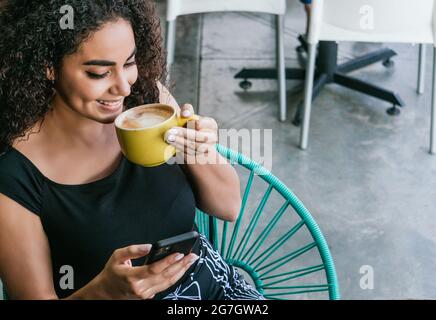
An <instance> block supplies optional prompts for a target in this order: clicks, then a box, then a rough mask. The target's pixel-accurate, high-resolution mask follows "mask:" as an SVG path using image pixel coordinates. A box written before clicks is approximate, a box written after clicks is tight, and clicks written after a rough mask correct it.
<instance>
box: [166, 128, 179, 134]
mask: <svg viewBox="0 0 436 320" xmlns="http://www.w3.org/2000/svg"><path fill="white" fill-rule="evenodd" d="M168 133H169V134H177V133H178V131H177V129H174V128H172V129H170V130H168Z"/></svg>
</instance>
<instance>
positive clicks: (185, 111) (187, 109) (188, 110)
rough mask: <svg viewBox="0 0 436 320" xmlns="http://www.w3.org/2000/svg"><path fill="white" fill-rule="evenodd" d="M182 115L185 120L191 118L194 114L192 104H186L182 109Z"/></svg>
mask: <svg viewBox="0 0 436 320" xmlns="http://www.w3.org/2000/svg"><path fill="white" fill-rule="evenodd" d="M180 113H181V115H182V117H184V118H189V117H191V116H192V115H193V114H194V107H193V106H192V104H189V103H187V104H184V105H183V106H182V107H181V108H180Z"/></svg>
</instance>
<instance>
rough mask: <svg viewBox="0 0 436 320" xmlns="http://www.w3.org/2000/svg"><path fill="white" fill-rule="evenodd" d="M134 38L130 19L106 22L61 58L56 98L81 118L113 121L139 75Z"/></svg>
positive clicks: (103, 121) (57, 76)
mask: <svg viewBox="0 0 436 320" xmlns="http://www.w3.org/2000/svg"><path fill="white" fill-rule="evenodd" d="M135 53H136V45H135V37H134V34H133V30H132V27H131V25H130V23H129V22H127V21H125V20H122V19H119V20H118V21H116V22H110V23H107V24H106V25H105V26H104V27H103V28H102V29H100V30H99V31H97V32H95V33H94V34H93V35H92V36H91V37H90V38H89V39H88V40H87V41H85V42H83V43H82V45H81V46H80V48H79V50H78V51H77V52H76V53H74V54H73V55H70V56H66V57H65V58H64V59H63V63H62V67H61V70H60V72H59V74H57V75H56V92H57V93H56V94H57V95H58V96H57V97H55V99H54V101H55V107H56V101H59V98H60V100H61V103H62V104H64V105H65V106H66V107H68V108H70V109H72V110H74V111H76V112H77V113H79V114H80V115H82V116H83V117H86V118H88V119H92V120H95V121H97V122H100V123H112V122H113V121H114V119H115V117H116V116H117V115H119V114H120V113H121V112H122V111H123V102H124V98H125V97H127V96H128V95H130V88H131V86H132V85H133V84H134V83H135V82H136V79H137V78H138V69H137V66H136V63H135Z"/></svg>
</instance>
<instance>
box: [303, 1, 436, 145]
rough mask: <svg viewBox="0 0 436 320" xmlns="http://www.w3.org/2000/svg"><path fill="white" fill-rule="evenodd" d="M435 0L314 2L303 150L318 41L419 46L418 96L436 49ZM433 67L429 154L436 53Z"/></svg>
mask: <svg viewBox="0 0 436 320" xmlns="http://www.w3.org/2000/svg"><path fill="white" fill-rule="evenodd" d="M434 2H435V0H418V1H416V0H327V1H324V0H314V1H313V5H312V18H311V23H310V29H309V35H308V47H309V48H308V52H309V53H308V59H307V73H306V80H305V92H304V111H303V124H302V126H301V134H300V148H301V149H303V150H305V149H306V148H307V145H308V136H309V123H310V113H311V104H312V98H311V97H312V92H313V81H314V73H315V55H316V47H317V44H318V42H319V41H352V42H355V41H362V42H398V43H419V44H421V45H420V55H419V57H420V59H419V60H420V61H419V74H418V92H419V93H422V92H423V91H424V63H425V59H424V56H425V47H424V45H423V44H427V43H431V44H433V47H434V48H435V47H436V41H435V32H436V19H435V14H436V6H435V3H434ZM434 51H435V59H434V64H433V86H432V87H433V93H432V95H433V96H432V109H431V110H432V111H431V119H430V122H431V128H430V153H431V154H434V153H435V151H436V136H435V134H436V129H435V121H436V113H435V111H436V110H435V109H436V100H435V94H436V69H435V65H436V50H434Z"/></svg>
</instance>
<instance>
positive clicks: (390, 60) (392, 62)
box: [382, 59, 395, 68]
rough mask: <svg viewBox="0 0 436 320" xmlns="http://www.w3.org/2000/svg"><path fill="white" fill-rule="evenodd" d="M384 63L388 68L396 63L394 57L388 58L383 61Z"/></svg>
mask: <svg viewBox="0 0 436 320" xmlns="http://www.w3.org/2000/svg"><path fill="white" fill-rule="evenodd" d="M382 64H383V66H384V67H386V68H392V67H393V66H394V65H395V62H394V60H392V59H387V60H385V61H383V62H382Z"/></svg>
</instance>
